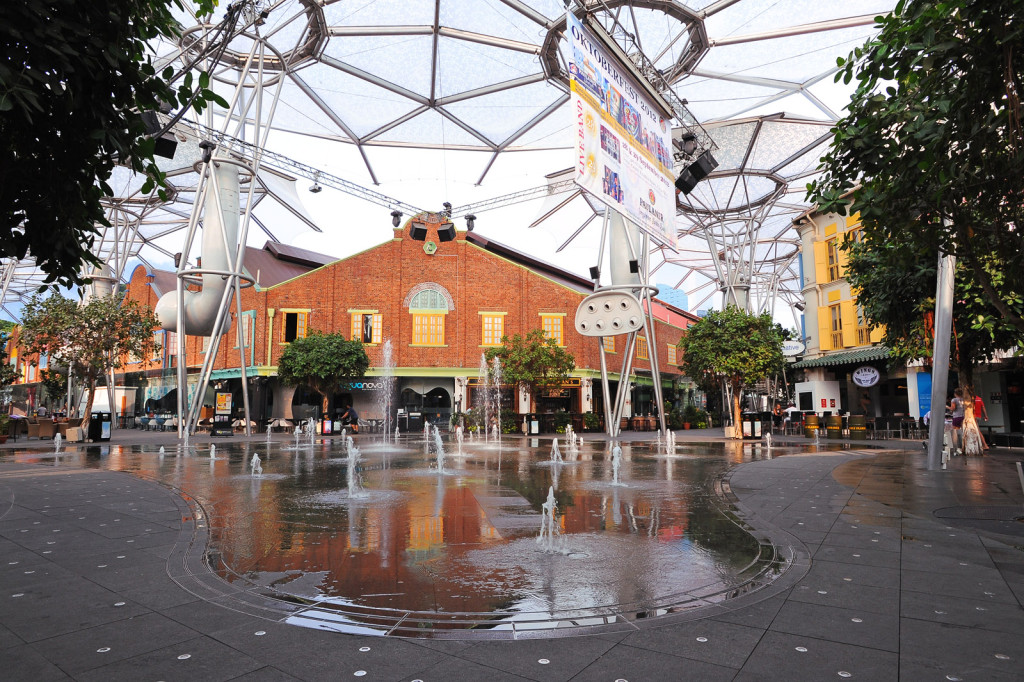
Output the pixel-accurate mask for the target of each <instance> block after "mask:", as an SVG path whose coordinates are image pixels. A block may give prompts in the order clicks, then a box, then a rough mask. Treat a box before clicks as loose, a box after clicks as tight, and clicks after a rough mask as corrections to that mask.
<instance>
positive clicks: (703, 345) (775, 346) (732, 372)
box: [678, 306, 785, 438]
mask: <svg viewBox="0 0 1024 682" xmlns="http://www.w3.org/2000/svg"><path fill="white" fill-rule="evenodd" d="M784 337H785V332H784V330H783V329H782V327H780V326H779V325H777V324H776V323H775V322H773V321H772V318H771V315H769V314H768V313H764V314H762V315H754V314H752V313H748V312H745V311H743V310H740V309H739V308H736V307H735V306H729V307H727V308H726V309H725V310H720V311H717V310H716V311H713V312H711V313H708V315H707V316H705V317H703V318H701V319H700V321H699V322H697V323H696V324H694V325H692V326H690V327H687V329H686V333H685V334H684V335H683V337H682V338H681V339H679V344H678V348H679V351H680V356H679V357H680V360H679V366H680V368H681V369H682V370H683V371H684V372H686V373H687V374H688V375H689V376H690V377H691V378H692V379H693V380H694V381H695V382H697V384H698V385H699V386H700V387H701V388H703V389H704V390H705V391H709V392H710V391H715V390H721V389H722V388H723V387H728V388H729V389H730V391H731V393H732V406H731V407H732V413H733V425H734V426H737V427H738V426H739V424H740V393H741V391H742V390H743V389H744V388H747V387H753V386H754V384H756V383H757V382H758V381H761V380H763V379H767V378H769V377H771V376H773V375H775V374H778V373H781V372H782V371H783V369H784V367H785V359H784V358H783V356H782V342H783V340H784ZM736 437H737V438H740V437H742V433H740V432H739V429H738V428H737V429H736Z"/></svg>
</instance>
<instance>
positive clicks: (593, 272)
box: [590, 265, 601, 279]
mask: <svg viewBox="0 0 1024 682" xmlns="http://www.w3.org/2000/svg"><path fill="white" fill-rule="evenodd" d="M590 279H601V268H599V267H598V266H596V265H591V266H590Z"/></svg>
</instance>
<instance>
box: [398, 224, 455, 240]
mask: <svg viewBox="0 0 1024 682" xmlns="http://www.w3.org/2000/svg"><path fill="white" fill-rule="evenodd" d="M409 236H410V237H412V238H413V239H415V240H416V241H420V242H422V241H426V239H427V225H426V223H410V225H409ZM453 239H455V225H454V224H452V223H444V224H443V225H438V226H437V240H438V241H441V242H450V241H451V240H453Z"/></svg>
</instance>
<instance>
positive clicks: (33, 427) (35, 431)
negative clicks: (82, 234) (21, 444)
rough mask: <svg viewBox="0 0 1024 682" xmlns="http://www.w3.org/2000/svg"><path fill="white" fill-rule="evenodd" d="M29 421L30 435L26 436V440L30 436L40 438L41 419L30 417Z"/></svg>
mask: <svg viewBox="0 0 1024 682" xmlns="http://www.w3.org/2000/svg"><path fill="white" fill-rule="evenodd" d="M27 421H28V435H27V436H25V440H28V439H29V438H39V420H38V419H35V418H34V417H29V418H28V419H27Z"/></svg>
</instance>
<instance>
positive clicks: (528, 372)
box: [485, 329, 576, 393]
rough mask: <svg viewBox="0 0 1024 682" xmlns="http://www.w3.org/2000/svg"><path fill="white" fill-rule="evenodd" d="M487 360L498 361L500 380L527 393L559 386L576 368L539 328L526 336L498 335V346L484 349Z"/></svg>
mask: <svg viewBox="0 0 1024 682" xmlns="http://www.w3.org/2000/svg"><path fill="white" fill-rule="evenodd" d="M485 355H486V357H487V361H488V362H490V361H492V360H493V359H494V358H498V359H499V360H500V362H501V376H502V381H503V382H504V383H506V384H513V385H515V386H516V387H518V388H520V389H523V388H527V389H529V390H530V392H531V393H535V392H536V391H537V390H538V389H542V388H547V387H557V386H561V385H562V384H564V383H565V382H566V380H567V379H568V378H569V375H570V374H572V372H573V370H574V369H576V358H574V357H573V354H572V353H570V352H569V351H567V350H566V349H565V348H563V347H562V346H559V345H558V343H557V342H556V341H555V340H554V339H551V338H548V336H547V334H545V333H544V330H543V329H534V330H533V331H531V332H528V333H527V334H526V336H522V335H520V334H514V335H513V336H512V337H509V336H507V335H506V336H502V337H501V345H500V346H498V347H496V348H488V349H487V353H486V354H485Z"/></svg>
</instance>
